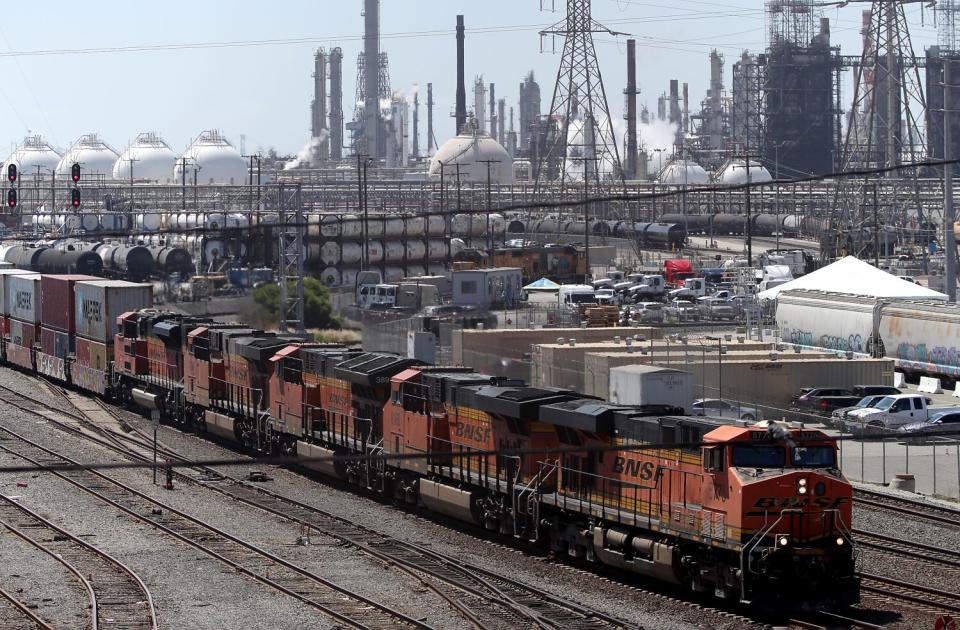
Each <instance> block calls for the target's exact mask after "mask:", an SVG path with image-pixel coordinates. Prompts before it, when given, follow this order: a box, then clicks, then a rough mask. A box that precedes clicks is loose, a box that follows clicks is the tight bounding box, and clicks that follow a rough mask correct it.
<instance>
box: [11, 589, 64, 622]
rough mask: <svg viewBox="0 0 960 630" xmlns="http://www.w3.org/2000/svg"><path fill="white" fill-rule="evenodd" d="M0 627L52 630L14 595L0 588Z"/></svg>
mask: <svg viewBox="0 0 960 630" xmlns="http://www.w3.org/2000/svg"><path fill="white" fill-rule="evenodd" d="M0 628H7V629H9V630H36V629H38V628H39V629H40V630H53V626H51V625H50V624H49V623H47V622H46V621H45V620H43V619H41V618H40V616H39V615H37V614H36V613H35V612H33V611H32V610H30V608H29V606H27V605H26V604H24V603H23V602H21V601H20V600H19V599H17V597H16V596H15V595H13V594H12V593H9V592H7V591H5V590H4V589H2V588H0Z"/></svg>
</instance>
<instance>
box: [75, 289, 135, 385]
mask: <svg viewBox="0 0 960 630" xmlns="http://www.w3.org/2000/svg"><path fill="white" fill-rule="evenodd" d="M151 306H153V289H152V287H151V285H149V284H138V283H134V282H126V281H123V280H83V281H79V282H76V283H75V284H74V319H75V332H76V335H75V341H74V354H75V356H76V362H75V363H74V364H73V366H72V367H71V379H72V380H73V382H74V383H75V384H77V385H80V386H82V387H85V388H87V389H90V390H93V391H98V392H100V393H105V392H106V388H107V385H108V383H109V378H108V372H109V364H110V361H111V360H112V359H113V340H114V336H115V335H116V334H117V332H118V328H117V318H118V317H120V316H121V315H123V314H124V313H128V312H130V311H138V310H140V309H143V308H150V307H151Z"/></svg>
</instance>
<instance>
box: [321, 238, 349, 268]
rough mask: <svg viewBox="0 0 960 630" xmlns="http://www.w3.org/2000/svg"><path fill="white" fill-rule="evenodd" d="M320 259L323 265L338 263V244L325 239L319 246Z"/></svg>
mask: <svg viewBox="0 0 960 630" xmlns="http://www.w3.org/2000/svg"><path fill="white" fill-rule="evenodd" d="M354 245H356V243H354ZM320 260H321V261H323V264H325V265H337V264H340V245H339V244H338V243H337V242H335V241H327V242H326V243H324V244H323V246H321V247H320Z"/></svg>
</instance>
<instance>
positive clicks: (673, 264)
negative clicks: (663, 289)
mask: <svg viewBox="0 0 960 630" xmlns="http://www.w3.org/2000/svg"><path fill="white" fill-rule="evenodd" d="M695 275H696V274H694V273H693V263H691V262H690V261H689V260H686V259H684V258H672V259H670V260H665V261H663V277H664V278H665V279H666V281H667V284H668V285H669V286H672V287H682V286H683V281H684V280H686V279H687V278H693V277H695Z"/></svg>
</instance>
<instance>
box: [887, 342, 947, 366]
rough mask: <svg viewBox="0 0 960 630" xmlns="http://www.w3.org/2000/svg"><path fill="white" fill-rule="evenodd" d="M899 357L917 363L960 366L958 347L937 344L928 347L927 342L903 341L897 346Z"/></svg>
mask: <svg viewBox="0 0 960 630" xmlns="http://www.w3.org/2000/svg"><path fill="white" fill-rule="evenodd" d="M897 358H898V359H901V360H903V361H915V362H917V363H932V364H934V365H949V366H960V352H958V351H957V349H956V348H946V347H944V346H937V347H935V348H929V349H928V348H927V344H925V343H917V344H913V343H901V344H899V345H898V346H897Z"/></svg>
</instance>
